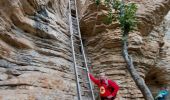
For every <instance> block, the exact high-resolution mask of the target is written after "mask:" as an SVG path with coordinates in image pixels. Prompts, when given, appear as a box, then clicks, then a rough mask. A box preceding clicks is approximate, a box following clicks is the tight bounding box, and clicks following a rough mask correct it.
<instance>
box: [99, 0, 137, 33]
mask: <svg viewBox="0 0 170 100" xmlns="http://www.w3.org/2000/svg"><path fill="white" fill-rule="evenodd" d="M104 3H105V5H106V6H107V7H109V10H108V15H107V16H108V18H107V20H105V22H106V23H107V24H110V23H112V20H113V19H114V18H118V19H117V20H119V23H120V25H121V29H122V31H123V32H124V33H125V32H126V33H128V32H130V31H132V30H134V28H135V27H136V24H137V21H136V11H137V6H136V4H134V3H129V4H125V5H124V4H122V3H121V1H119V0H105V1H104ZM96 4H98V5H99V4H100V0H96ZM112 9H115V11H116V14H117V15H116V14H113V12H112ZM114 15H115V16H114ZM116 16H118V17H116Z"/></svg>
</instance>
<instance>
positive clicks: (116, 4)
mask: <svg viewBox="0 0 170 100" xmlns="http://www.w3.org/2000/svg"><path fill="white" fill-rule="evenodd" d="M112 8H113V9H115V10H116V11H119V10H120V8H121V2H120V1H119V0H114V1H113V3H112Z"/></svg>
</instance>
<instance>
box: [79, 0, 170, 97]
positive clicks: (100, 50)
mask: <svg viewBox="0 0 170 100" xmlns="http://www.w3.org/2000/svg"><path fill="white" fill-rule="evenodd" d="M129 1H130V2H135V3H136V4H137V5H138V11H137V17H138V22H139V23H138V29H137V30H136V31H134V32H131V33H130V34H129V40H128V41H129V45H128V47H129V48H128V49H129V53H130V55H132V57H133V61H134V65H135V67H136V69H137V71H138V73H139V74H140V75H141V77H142V78H144V80H145V81H146V83H147V84H148V85H149V88H150V89H151V91H152V92H155V93H154V96H155V95H156V92H157V91H158V90H159V88H160V87H161V86H163V85H168V84H170V83H169V82H168V81H167V80H165V81H166V82H162V84H159V83H156V84H157V85H156V88H155V89H156V90H153V88H152V86H155V85H153V84H150V81H152V80H153V79H152V78H151V76H152V75H155V74H152V75H150V74H151V72H152V71H153V70H155V71H156V70H157V72H156V73H159V72H158V71H161V70H160V69H158V68H157V66H159V64H158V62H159V61H160V59H159V58H160V55H161V53H160V52H161V48H162V47H163V46H164V35H165V33H166V31H165V27H166V24H164V23H163V22H162V21H163V20H164V17H165V15H166V14H167V13H168V11H169V9H170V6H169V4H170V0H155V1H153V0H147V1H146V0H145V1H144V0H129ZM129 1H126V2H129ZM107 9H108V8H106V7H105V6H103V5H100V6H99V7H97V6H96V4H95V3H94V2H90V3H89V5H88V6H87V10H86V11H85V13H84V16H83V18H82V19H81V30H82V34H83V37H84V39H85V45H86V49H87V52H88V56H89V58H90V59H91V62H92V66H93V72H94V73H96V74H98V73H100V71H101V69H102V70H103V71H104V72H105V73H106V74H107V76H108V77H109V78H110V79H112V80H115V81H117V82H118V83H119V84H120V87H121V88H120V94H121V96H122V98H124V99H125V100H131V99H134V100H143V95H142V94H141V92H140V90H139V89H138V88H137V86H136V85H135V83H134V81H133V79H132V78H131V76H130V74H129V72H128V71H127V69H126V63H125V61H124V59H123V57H122V45H121V40H122V39H121V30H120V27H119V23H118V22H115V21H114V22H112V23H111V24H106V23H105V19H106V17H107V12H106V10H107ZM161 22H162V24H161ZM166 56H167V57H168V55H166ZM167 63H169V62H167ZM165 70H166V71H168V70H167V69H165ZM167 73H169V72H167ZM167 73H166V74H167ZM163 74H165V73H164V72H162V74H160V75H163ZM167 75H168V74H167ZM167 75H166V76H165V75H164V76H162V77H161V78H165V77H166V78H168V79H169V77H168V76H167ZM157 77H158V76H157ZM159 79H160V78H159Z"/></svg>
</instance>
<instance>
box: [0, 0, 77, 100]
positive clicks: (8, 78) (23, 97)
mask: <svg viewBox="0 0 170 100" xmlns="http://www.w3.org/2000/svg"><path fill="white" fill-rule="evenodd" d="M67 7H68V0H0V100H73V99H74V98H75V95H76V84H75V80H74V72H73V66H72V65H73V64H72V56H71V47H70V34H69V32H68V18H67V16H68V9H67Z"/></svg>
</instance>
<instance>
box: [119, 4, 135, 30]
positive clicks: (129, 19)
mask: <svg viewBox="0 0 170 100" xmlns="http://www.w3.org/2000/svg"><path fill="white" fill-rule="evenodd" d="M123 8H124V10H123V11H122V14H120V15H119V22H120V25H121V28H122V30H123V32H127V33H128V32H129V31H132V30H134V28H135V27H136V24H137V21H136V20H137V19H136V11H137V6H136V5H135V4H134V3H130V4H127V5H124V7H123Z"/></svg>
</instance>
